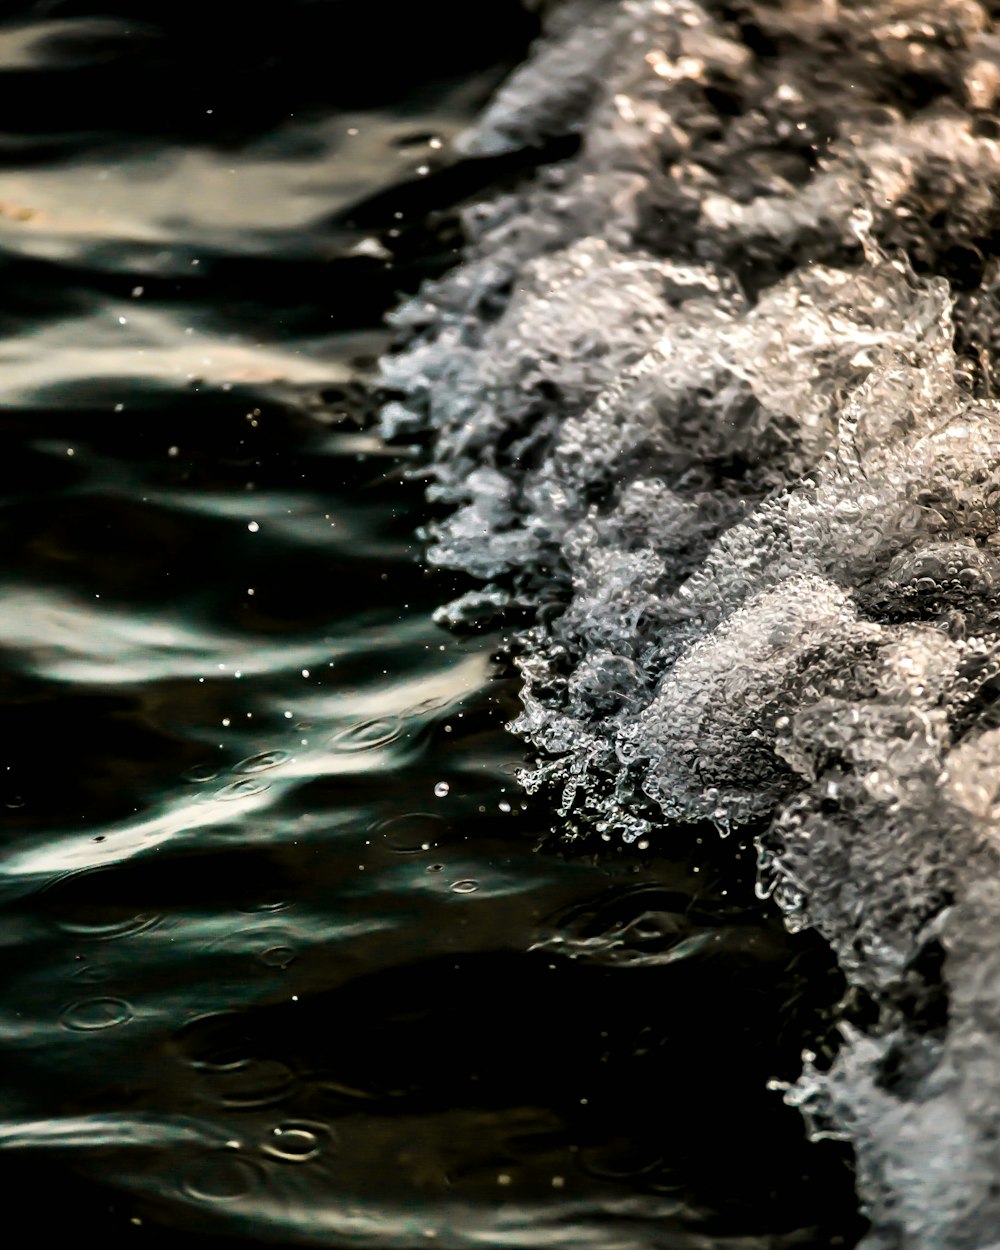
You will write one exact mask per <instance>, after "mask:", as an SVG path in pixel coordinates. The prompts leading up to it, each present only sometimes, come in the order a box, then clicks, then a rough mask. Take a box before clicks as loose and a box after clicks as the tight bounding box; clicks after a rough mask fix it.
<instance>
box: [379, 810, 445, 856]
mask: <svg viewBox="0 0 1000 1250" xmlns="http://www.w3.org/2000/svg"><path fill="white" fill-rule="evenodd" d="M372 833H373V834H374V835H375V836H376V837H378V838H379V839H380V840H381V841H382V843H383V845H384V846H387V847H389V849H390V850H393V851H400V852H402V853H408V854H413V853H416V852H418V851H425V850H430V848H431V847H433V846H437V845H438V844H439V843H440V842H441V841H443V840H444V838H445V837H446V835H447V833H448V825H447V823H446V822H445V821H443V820H442V819H441V817H440V816H436V815H434V813H433V812H407V813H406V814H404V815H402V816H392V817H390V818H389V819H388V820H383V821H381V822H379V824H377V825H375V826H374V827H373V829H372Z"/></svg>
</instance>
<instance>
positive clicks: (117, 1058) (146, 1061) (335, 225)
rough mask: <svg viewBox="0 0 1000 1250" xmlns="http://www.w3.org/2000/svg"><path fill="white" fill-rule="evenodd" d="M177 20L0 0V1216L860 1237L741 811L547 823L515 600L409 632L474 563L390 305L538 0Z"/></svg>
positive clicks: (97, 1221) (410, 1233)
mask: <svg viewBox="0 0 1000 1250" xmlns="http://www.w3.org/2000/svg"><path fill="white" fill-rule="evenodd" d="M202 17H203V6H195V5H186V4H177V3H174V4H171V5H169V6H167V5H164V6H162V7H161V6H157V5H155V4H149V3H144V4H142V5H138V4H136V5H132V6H130V5H128V4H126V3H124V0H116V2H115V3H112V4H107V5H103V6H101V9H100V14H99V15H98V14H97V13H96V12H91V11H89V10H88V9H87V7H86V6H85V5H79V4H70V3H55V2H53V3H46V4H41V3H39V4H34V5H21V6H14V5H7V6H6V7H5V16H4V18H3V22H2V24H0V98H2V99H3V101H4V103H5V106H6V107H5V108H4V118H5V128H4V130H3V132H2V134H0V246H2V249H3V265H4V274H3V278H4V281H3V283H2V287H0V290H2V297H0V298H2V301H3V319H2V323H0V328H2V339H0V402H2V405H3V422H4V427H5V434H6V440H5V453H4V456H3V458H2V461H0V474H2V491H3V495H2V503H3V511H2V520H0V525H2V537H3V542H2V551H3V565H2V578H3V583H2V597H0V643H2V649H3V651H2V654H3V665H2V682H3V688H4V699H3V713H2V714H3V717H4V720H5V724H4V734H3V743H4V746H3V754H2V760H0V764H2V769H0V800H2V803H3V805H4V806H3V809H2V810H3V813H4V822H5V828H4V838H3V857H2V861H0V905H2V909H3V925H2V934H3V939H2V941H3V945H4V966H5V973H6V977H5V994H4V999H3V1006H2V1009H0V1010H2V1015H0V1033H2V1041H3V1056H4V1062H3V1069H2V1076H0V1147H2V1149H3V1151H4V1167H5V1175H6V1176H7V1177H8V1187H7V1193H8V1221H9V1222H10V1223H12V1224H15V1223H16V1222H17V1221H18V1220H20V1221H22V1222H23V1224H25V1225H27V1224H30V1226H33V1227H34V1228H35V1229H37V1230H38V1231H39V1232H41V1233H43V1234H44V1235H46V1236H47V1237H48V1238H49V1239H50V1240H52V1241H57V1240H60V1239H66V1240H69V1239H70V1238H73V1237H76V1236H79V1235H80V1234H81V1233H83V1232H86V1233H87V1234H88V1235H89V1236H98V1237H100V1238H101V1239H102V1242H103V1243H104V1244H106V1245H110V1246H116V1245H119V1244H121V1245H123V1246H124V1245H132V1244H136V1245H138V1244H146V1245H150V1246H160V1245H162V1246H167V1245H175V1244H176V1238H177V1236H178V1235H179V1234H180V1233H183V1234H184V1236H185V1237H186V1238H187V1239H188V1241H189V1243H191V1244H205V1245H209V1244H211V1245H215V1244H233V1245H236V1244H239V1245H250V1244H270V1245H324V1246H330V1245H348V1244H350V1245H352V1246H363V1247H366V1248H367V1247H370V1248H375V1247H399V1248H400V1250H411V1248H413V1247H417V1246H423V1245H428V1244H433V1245H439V1246H442V1247H456V1248H458V1247H466V1246H472V1245H474V1244H478V1245H482V1244H486V1245H503V1246H515V1245H516V1246H526V1247H531V1246H538V1247H542V1246H546V1247H548V1246H552V1245H556V1244H559V1245H563V1246H566V1247H569V1248H571V1250H578V1248H583V1247H587V1246H595V1247H600V1248H601V1250H608V1248H609V1247H616V1248H617V1247H621V1248H625V1247H628V1248H631V1247H637V1248H638V1247H656V1248H659V1247H666V1246H669V1247H670V1248H671V1250H675V1248H676V1250H688V1248H689V1247H690V1248H691V1250H695V1248H698V1250H701V1248H703V1247H704V1248H707V1247H712V1248H721V1247H728V1248H730V1250H765V1248H767V1250H778V1248H779V1247H791V1246H809V1247H814V1246H825V1245H834V1244H845V1243H849V1242H850V1241H852V1240H853V1239H854V1238H855V1237H856V1235H857V1233H858V1231H859V1227H860V1225H859V1222H858V1220H857V1217H856V1216H855V1213H854V1198H853V1192H852V1179H851V1174H850V1170H849V1158H848V1156H847V1155H846V1153H845V1152H844V1151H843V1150H842V1148H840V1147H839V1146H837V1145H834V1144H831V1143H827V1144H820V1145H812V1146H808V1147H807V1146H806V1145H805V1144H804V1140H803V1129H802V1126H801V1124H800V1121H799V1117H798V1115H797V1113H796V1112H795V1111H794V1110H792V1109H790V1108H788V1107H786V1106H784V1105H783V1104H782V1102H781V1101H780V1097H779V1096H778V1095H777V1094H775V1093H774V1092H773V1091H772V1090H769V1089H768V1088H767V1083H768V1081H769V1080H771V1079H778V1080H793V1079H794V1078H795V1077H796V1075H797V1073H798V1070H799V1066H800V1059H799V1056H800V1052H801V1049H802V1048H803V1046H806V1045H808V1046H811V1047H813V1048H814V1049H815V1050H817V1051H818V1052H820V1053H824V1052H825V1050H826V1049H827V1048H828V1047H829V1045H830V1028H831V1015H830V1010H829V1009H830V1006H831V1005H832V1004H833V1003H834V1002H835V1001H836V1000H837V998H838V996H839V995H840V994H841V992H842V989H843V985H842V981H841V979H840V978H839V975H838V974H837V973H836V972H835V971H834V970H833V967H832V962H831V960H830V958H829V956H828V955H827V954H826V952H825V950H824V948H823V946H822V944H821V943H819V942H818V941H816V940H814V939H812V938H810V937H809V936H808V935H800V936H796V937H790V936H788V934H787V933H786V932H785V931H784V929H783V927H782V925H781V922H780V920H779V918H778V917H777V915H776V914H775V913H772V912H771V911H769V910H768V909H767V908H766V907H765V906H763V905H762V904H761V903H760V902H759V901H758V900H757V899H756V898H755V896H754V891H753V879H754V873H753V851H752V848H750V847H749V846H748V845H746V844H740V845H736V843H737V842H738V838H737V839H734V840H733V843H732V844H731V846H732V850H731V853H729V854H727V857H726V859H725V861H723V864H722V866H721V867H720V859H719V856H718V854H717V846H716V844H715V842H714V841H713V837H714V835H712V834H711V833H710V832H709V831H708V830H707V829H698V828H693V829H691V830H689V831H688V832H687V833H686V834H685V835H684V836H683V837H679V838H678V839H677V840H675V841H674V843H673V844H672V845H671V846H670V847H669V848H667V849H663V848H658V849H657V850H656V853H655V854H653V853H652V852H649V853H647V851H646V850H645V849H644V848H643V847H641V846H638V847H636V846H633V847H631V848H628V847H623V846H617V847H612V848H608V847H605V846H601V847H600V853H599V854H595V853H594V848H593V847H592V846H589V845H572V846H570V847H568V848H567V847H566V846H564V845H563V844H561V843H560V841H559V840H558V839H552V838H551V837H549V830H550V828H551V827H552V825H553V823H554V821H555V822H556V823H558V822H557V818H556V817H555V815H554V813H553V811H552V810H551V809H550V808H549V807H547V806H546V805H545V804H544V803H543V802H542V801H540V800H533V801H529V800H528V798H527V797H526V796H525V794H524V793H523V791H522V790H521V787H520V786H519V784H518V783H517V781H516V780H515V776H514V774H515V772H516V769H517V768H518V766H519V765H521V764H522V763H523V762H524V759H525V755H524V748H523V746H522V745H521V744H520V742H519V740H518V739H517V738H515V737H513V736H511V735H510V734H508V733H507V732H506V731H505V729H504V725H505V723H506V722H507V721H508V720H509V719H511V718H512V717H513V716H514V715H516V713H517V711H518V707H519V704H518V689H519V683H518V678H517V676H516V673H515V672H514V670H513V668H512V667H511V664H510V661H509V656H508V655H507V652H506V651H505V645H506V641H507V639H506V636H505V635H502V634H500V633H499V632H497V630H495V629H494V630H493V631H492V632H491V631H490V630H489V629H468V630H465V631H464V632H460V633H457V634H456V633H448V632H445V631H443V630H442V629H441V628H440V627H439V626H438V625H436V624H435V622H434V619H433V616H434V612H435V610H436V609H437V608H438V607H439V605H440V604H442V603H444V602H446V601H448V600H449V599H453V598H454V597H455V596H456V595H458V594H460V593H462V592H464V591H465V590H467V589H468V588H469V586H470V585H471V583H470V582H469V581H467V580H464V579H463V578H462V577H461V576H460V575H458V574H454V575H453V574H450V573H444V572H440V571H437V572H435V571H432V570H429V569H428V568H427V567H425V565H424V564H423V563H422V547H421V544H420V542H419V541H418V539H417V538H416V537H415V532H416V530H417V528H418V526H420V525H421V524H422V523H423V522H424V521H426V519H427V505H426V504H425V503H424V499H423V485H424V483H423V482H422V481H421V480H419V477H417V478H416V479H411V478H408V477H407V475H406V470H407V469H408V468H412V467H413V466H414V465H415V464H417V463H418V462H419V458H420V453H419V451H417V450H410V451H407V450H405V449H400V448H398V447H396V448H390V447H386V446H385V445H384V444H383V443H382V442H381V440H380V439H379V437H378V436H377V434H376V432H375V431H374V429H373V426H372V421H371V418H372V415H373V412H374V410H375V408H376V399H375V397H374V395H373V391H372V377H373V361H374V359H375V358H376V357H377V356H378V355H379V354H380V353H381V352H383V351H384V350H386V348H387V346H388V344H389V334H388V332H387V331H386V330H385V329H384V327H383V322H382V319H383V315H384V314H385V312H386V311H387V310H388V309H389V308H390V307H391V306H392V305H393V304H394V303H395V302H396V300H397V297H398V293H399V292H412V291H414V290H416V288H417V286H418V284H419V282H420V281H421V280H422V279H424V278H426V277H428V276H432V275H434V274H437V273H440V272H442V271H443V270H444V269H445V268H446V267H447V266H448V265H449V264H452V263H453V262H454V260H455V258H456V254H457V253H456V248H457V246H458V243H459V237H460V236H459V232H458V229H457V226H456V224H455V219H454V214H453V212H452V209H453V206H454V205H455V204H456V203H458V202H460V201H462V200H464V199H466V198H468V197H470V196H473V195H475V194H476V193H477V192H478V191H479V190H480V189H481V188H484V187H496V186H499V185H507V184H510V183H511V181H512V180H513V181H515V182H516V181H517V180H518V179H519V178H522V177H524V176H526V175H527V173H528V172H529V171H530V166H531V165H532V164H533V163H534V162H536V161H537V160H538V159H539V154H538V153H525V154H518V155H517V156H516V157H515V158H514V159H513V161H512V160H510V159H508V158H505V157H497V158H495V159H493V158H489V159H484V160H468V159H460V158H458V157H456V156H455V155H454V154H453V153H450V152H449V149H448V144H449V141H450V140H451V138H452V137H453V136H454V135H455V134H456V133H457V132H458V131H459V130H460V129H462V128H463V127H465V126H466V125H467V124H468V123H469V122H470V120H471V119H472V117H473V116H474V115H475V113H476V112H477V111H478V110H479V109H480V108H481V107H482V105H483V103H484V101H485V100H486V98H487V97H488V95H489V93H490V92H491V91H492V89H493V88H494V87H495V86H496V84H497V83H498V82H499V80H500V78H501V77H502V76H503V74H504V73H506V72H507V71H508V70H509V68H510V67H511V66H512V65H513V64H514V63H515V62H516V61H518V60H519V59H520V58H521V57H522V56H523V55H524V50H525V47H526V45H527V41H528V39H529V37H530V35H531V33H532V31H533V30H534V25H533V19H532V18H531V17H530V16H527V15H525V14H523V13H522V12H521V11H520V9H519V8H517V6H515V5H514V4H506V3H501V2H500V0H496V3H490V4H478V5H476V6H475V10H474V17H473V15H472V13H471V11H470V9H469V7H468V6H466V5H462V4H458V3H445V2H444V0H436V2H435V3H433V4H431V5H429V6H428V5H425V6H419V8H412V9H405V8H403V7H401V6H396V5H386V4H378V3H375V4H370V5H360V4H356V3H353V2H351V3H332V2H331V3H307V2H305V0H303V2H301V3H297V4H288V3H284V4H280V5H279V4H268V5H265V6H264V7H263V8H260V7H258V8H257V9H256V10H254V11H253V13H251V12H250V11H243V12H241V13H240V15H239V17H238V19H237V18H234V19H233V20H232V22H231V23H229V24H228V25H227V26H225V28H224V29H222V28H220V29H219V30H218V31H216V30H215V29H214V28H213V26H212V24H210V23H206V22H205V21H203V20H202ZM423 170H426V172H421V171H423ZM498 657H500V658H498Z"/></svg>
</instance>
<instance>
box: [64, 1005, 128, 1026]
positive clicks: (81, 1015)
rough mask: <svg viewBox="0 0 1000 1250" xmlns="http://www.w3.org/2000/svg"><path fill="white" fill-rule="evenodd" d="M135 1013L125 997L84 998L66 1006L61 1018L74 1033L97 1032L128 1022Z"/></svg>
mask: <svg viewBox="0 0 1000 1250" xmlns="http://www.w3.org/2000/svg"><path fill="white" fill-rule="evenodd" d="M134 1014H135V1013H134V1012H133V1010H132V1007H131V1006H130V1005H129V1004H128V1003H127V1002H126V1001H125V1000H124V999H123V998H84V999H80V1000H79V1001H78V1002H75V1003H70V1004H69V1006H68V1007H66V1008H64V1010H63V1012H62V1014H61V1016H60V1017H59V1019H60V1023H61V1024H62V1025H63V1027H64V1028H66V1029H70V1030H71V1031H72V1032H74V1033H96V1032H99V1031H100V1030H102V1029H113V1028H116V1027H117V1026H118V1025H120V1024H128V1022H129V1021H130V1020H131V1019H132V1017H133V1015H134Z"/></svg>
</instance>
